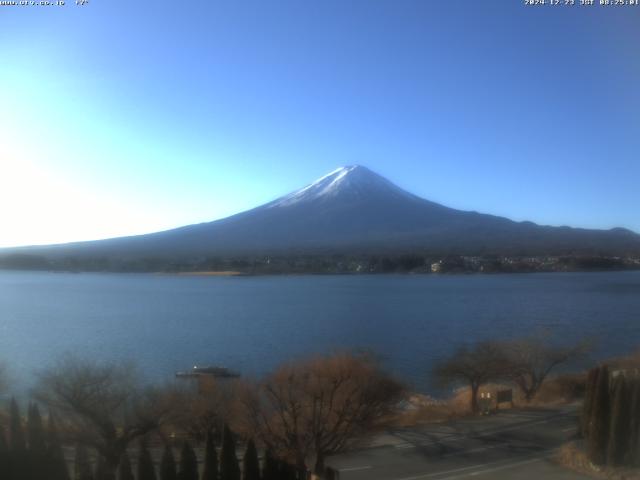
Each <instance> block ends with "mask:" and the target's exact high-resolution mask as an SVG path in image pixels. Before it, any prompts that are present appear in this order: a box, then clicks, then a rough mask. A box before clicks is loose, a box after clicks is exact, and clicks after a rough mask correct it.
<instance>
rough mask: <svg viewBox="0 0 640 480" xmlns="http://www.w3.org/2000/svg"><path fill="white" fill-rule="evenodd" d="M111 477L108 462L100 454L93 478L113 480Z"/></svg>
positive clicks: (96, 479)
mask: <svg viewBox="0 0 640 480" xmlns="http://www.w3.org/2000/svg"><path fill="white" fill-rule="evenodd" d="M110 476H111V475H110V474H109V471H108V467H107V462H106V460H105V459H104V457H103V456H102V455H100V454H99V453H98V454H97V457H96V464H95V466H94V472H93V478H94V479H95V480H111V478H109V477H110Z"/></svg>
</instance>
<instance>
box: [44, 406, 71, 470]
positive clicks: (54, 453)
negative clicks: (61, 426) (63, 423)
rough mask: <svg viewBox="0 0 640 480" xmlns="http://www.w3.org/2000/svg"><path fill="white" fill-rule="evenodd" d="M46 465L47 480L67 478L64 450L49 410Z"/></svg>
mask: <svg viewBox="0 0 640 480" xmlns="http://www.w3.org/2000/svg"><path fill="white" fill-rule="evenodd" d="M46 443H47V465H48V468H49V473H48V475H47V478H48V479H49V480H69V479H70V476H69V469H68V468H67V461H66V460H65V458H64V450H63V449H62V443H61V442H60V437H59V436H58V426H57V425H56V420H55V417H54V416H53V413H52V412H49V422H48V424H47V439H46Z"/></svg>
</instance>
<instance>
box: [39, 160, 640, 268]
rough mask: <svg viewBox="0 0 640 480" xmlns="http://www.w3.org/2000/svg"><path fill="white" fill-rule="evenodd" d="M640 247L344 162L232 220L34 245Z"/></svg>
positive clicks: (245, 251) (107, 248) (183, 254)
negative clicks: (451, 201) (462, 202)
mask: <svg viewBox="0 0 640 480" xmlns="http://www.w3.org/2000/svg"><path fill="white" fill-rule="evenodd" d="M408 251H416V252H417V251H420V252H428V253H438V254H442V253H457V254H494V253H495V254H518V255H541V254H552V255H562V254H607V255H624V254H635V253H640V236H639V235H637V234H635V233H633V232H631V231H629V230H625V229H613V230H587V229H575V228H569V227H546V226H539V225H535V224H533V223H531V222H521V223H518V222H513V221H511V220H508V219H506V218H502V217H496V216H492V215H484V214H479V213H476V212H465V211H460V210H455V209H451V208H447V207H445V206H442V205H439V204H436V203H433V202H430V201H428V200H425V199H422V198H420V197H417V196H415V195H413V194H411V193H409V192H406V191H404V190H402V189H401V188H399V187H397V186H396V185H394V184H392V183H391V182H390V181H388V180H386V179H385V178H383V177H381V176H380V175H378V174H376V173H374V172H372V171H371V170H369V169H367V168H366V167H362V166H348V167H342V168H339V169H337V170H335V171H333V172H331V173H329V174H328V175H325V176H324V177H322V178H320V179H318V180H317V181H315V182H314V183H312V184H310V185H308V186H306V187H304V188H302V189H300V190H298V191H296V192H293V193H291V194H289V195H286V196H284V197H281V198H279V199H277V200H274V201H273V202H270V203H268V204H265V205H263V206H260V207H257V208H254V209H252V210H249V211H246V212H243V213H239V214H237V215H233V216H231V217H228V218H224V219H222V220H217V221H213V222H209V223H202V224H198V225H190V226H186V227H182V228H177V229H174V230H168V231H164V232H159V233H154V234H148V235H141V236H136V237H123V238H116V239H109V240H101V241H95V242H81V243H76V244H67V245H54V246H49V247H33V248H30V249H29V253H37V254H44V255H48V256H63V255H74V256H79V257H87V256H106V257H114V258H124V259H129V258H139V257H143V256H147V257H150V256H154V257H167V258H196V257H203V256H214V255H256V254H260V255H262V254H286V253H334V252H340V253H375V252H379V253H383V252H387V253H389V252H393V253H401V252H408Z"/></svg>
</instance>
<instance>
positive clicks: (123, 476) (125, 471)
mask: <svg viewBox="0 0 640 480" xmlns="http://www.w3.org/2000/svg"><path fill="white" fill-rule="evenodd" d="M118 480H135V479H134V477H133V470H132V469H131V460H130V459H129V454H127V452H124V453H123V454H122V456H121V457H120V464H119V465H118Z"/></svg>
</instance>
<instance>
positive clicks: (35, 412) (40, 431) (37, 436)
mask: <svg viewBox="0 0 640 480" xmlns="http://www.w3.org/2000/svg"><path fill="white" fill-rule="evenodd" d="M27 438H28V440H29V451H30V452H31V453H32V454H35V455H37V456H43V455H44V454H45V453H46V451H47V443H46V441H45V435H44V427H43V426H42V417H41V416H40V409H39V408H38V405H36V404H35V403H32V404H30V405H29V410H28V413H27Z"/></svg>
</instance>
